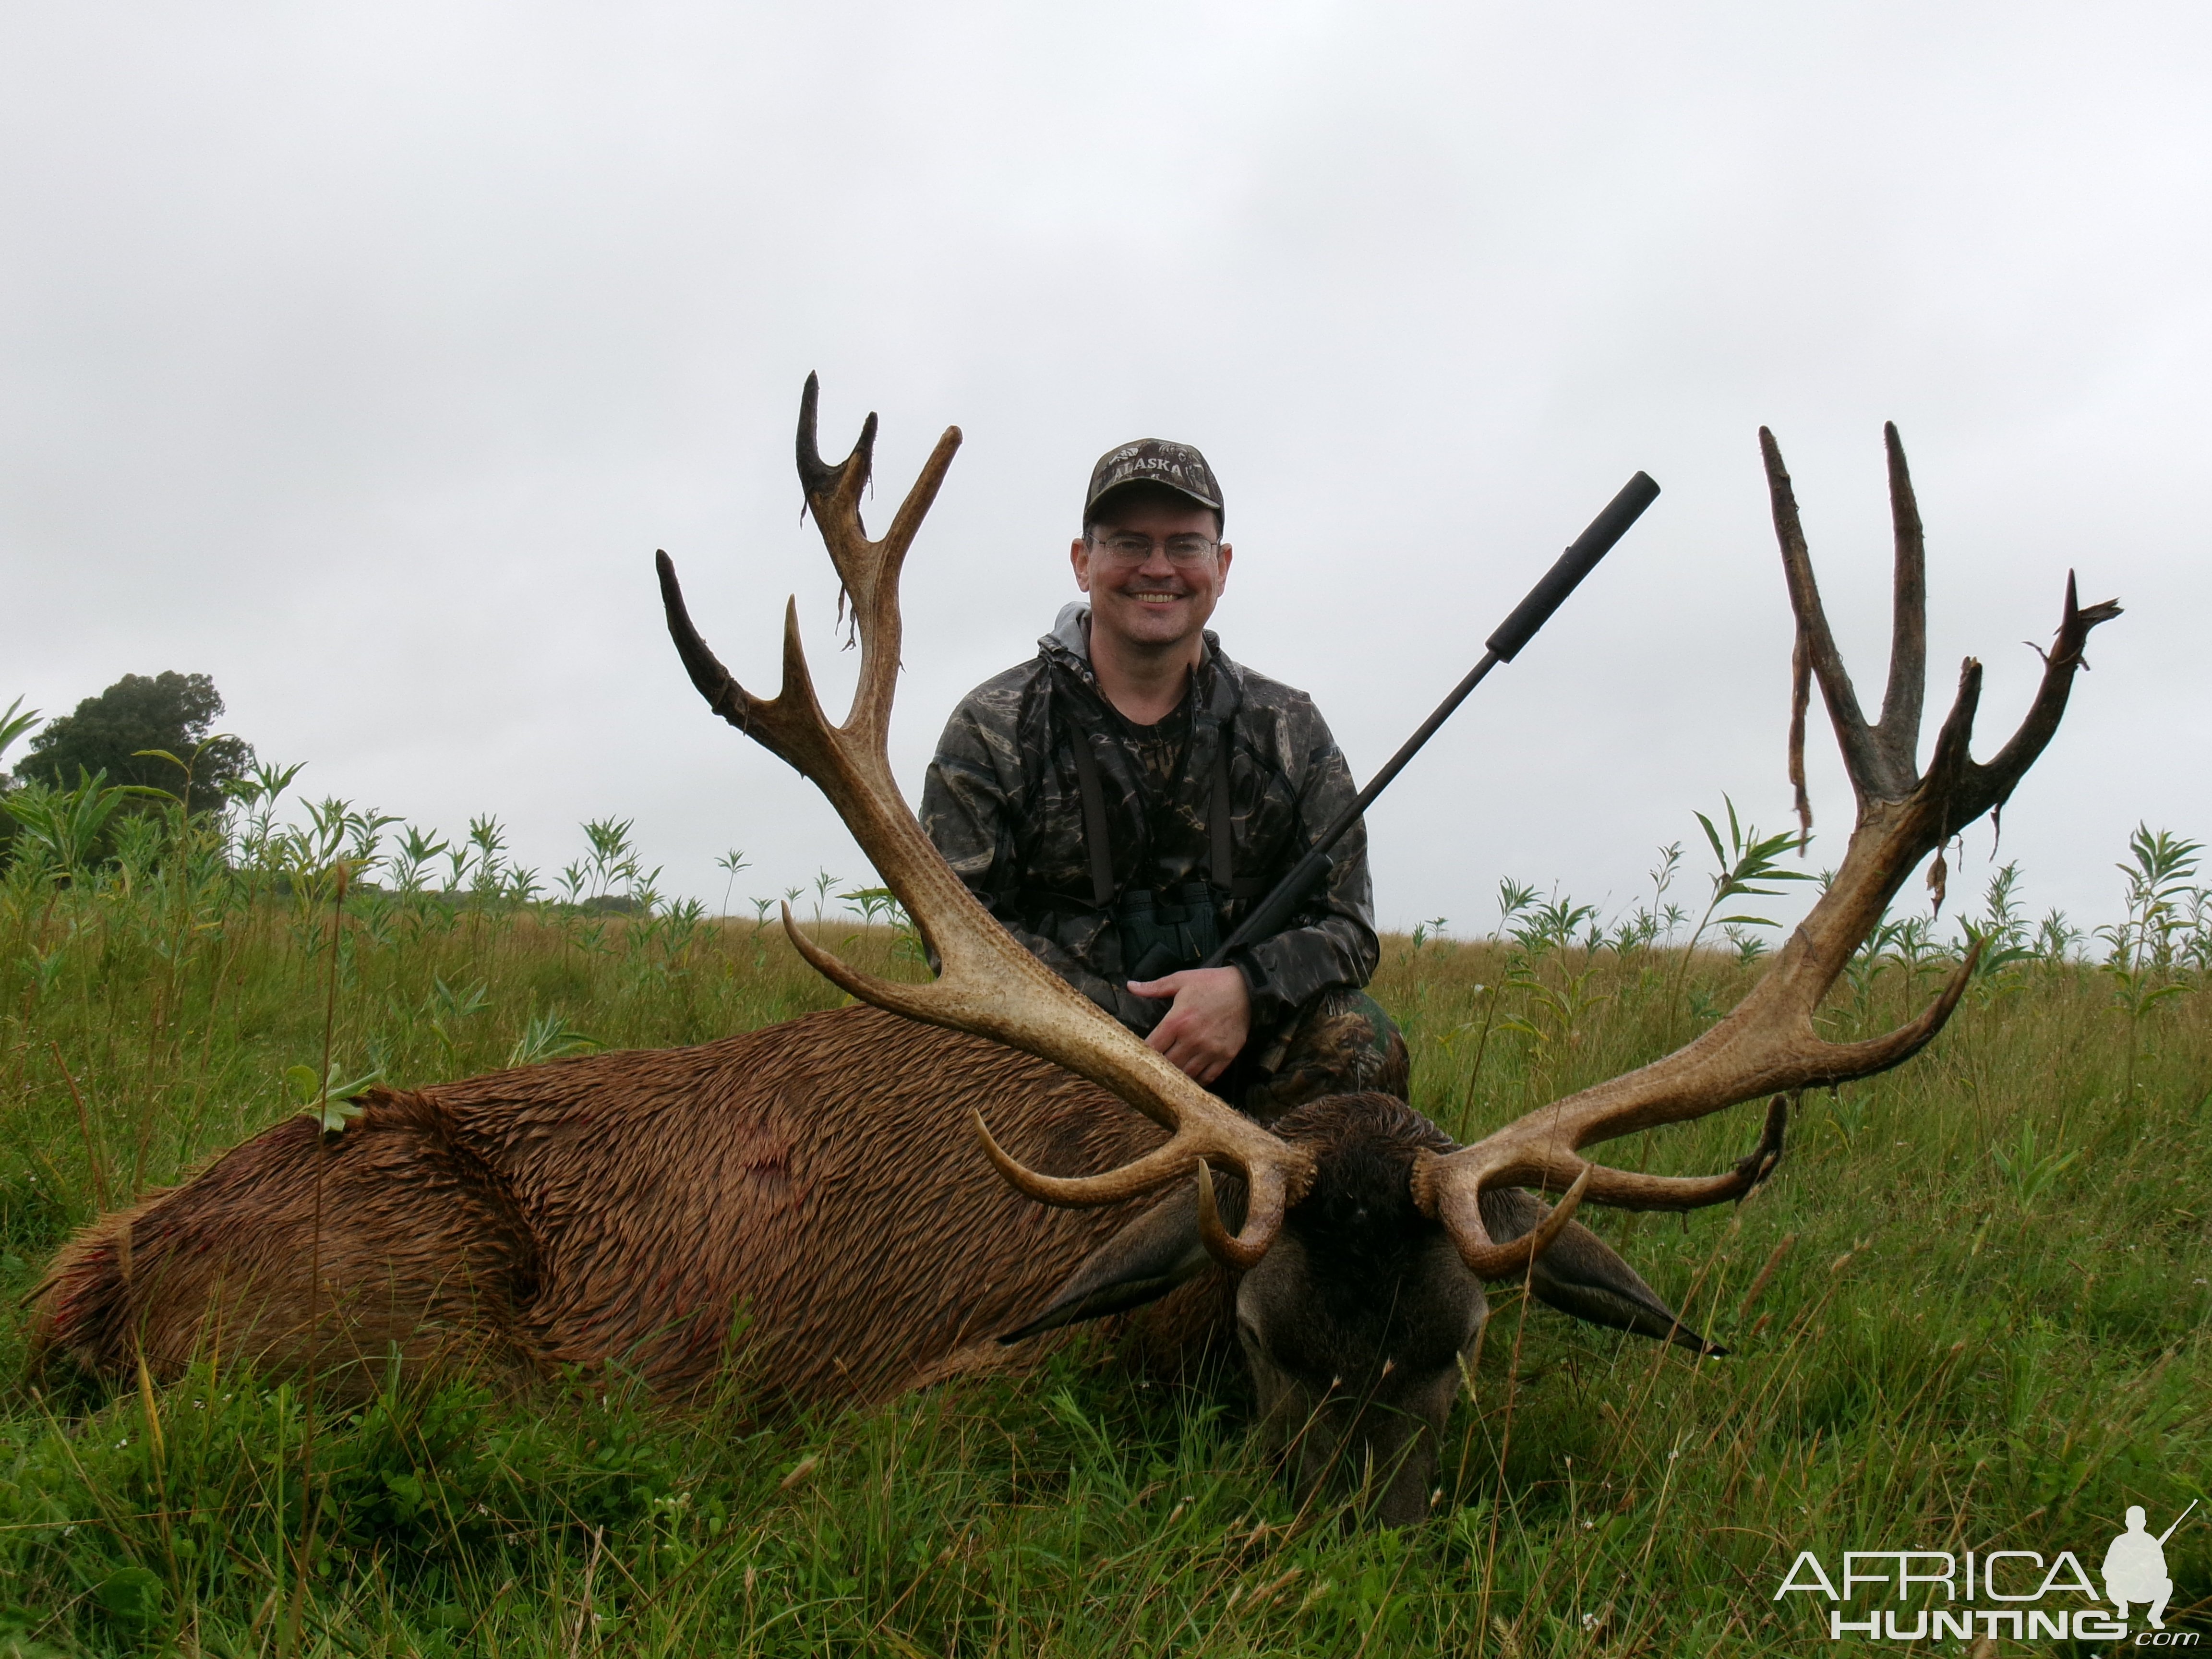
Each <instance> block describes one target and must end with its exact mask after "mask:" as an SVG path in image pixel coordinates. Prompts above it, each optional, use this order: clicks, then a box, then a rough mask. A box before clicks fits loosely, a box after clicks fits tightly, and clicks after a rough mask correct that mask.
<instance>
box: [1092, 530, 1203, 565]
mask: <svg viewBox="0 0 2212 1659" xmlns="http://www.w3.org/2000/svg"><path fill="white" fill-rule="evenodd" d="M1091 545H1092V546H1093V547H1096V548H1098V549H1100V550H1102V551H1103V552H1104V553H1105V555H1106V556H1107V557H1108V558H1109V559H1111V560H1112V561H1113V562H1115V564H1127V565H1138V564H1142V563H1144V562H1146V560H1147V559H1149V558H1151V557H1152V550H1153V549H1154V548H1155V547H1157V548H1158V549H1160V550H1161V551H1163V552H1164V553H1165V554H1166V555H1167V557H1168V562H1169V563H1170V564H1173V565H1194V564H1204V563H1205V562H1206V561H1207V560H1208V559H1211V558H1212V556H1213V555H1214V550H1216V549H1217V548H1218V547H1219V546H1220V545H1221V544H1220V543H1219V542H1218V541H1209V540H1208V539H1207V538H1205V537H1204V536H1170V537H1169V538H1167V540H1166V541H1164V542H1156V541H1154V540H1152V538H1151V537H1149V536H1132V535H1116V536H1094V537H1092V538H1091Z"/></svg>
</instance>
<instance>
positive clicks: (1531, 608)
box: [1198, 472, 1659, 968]
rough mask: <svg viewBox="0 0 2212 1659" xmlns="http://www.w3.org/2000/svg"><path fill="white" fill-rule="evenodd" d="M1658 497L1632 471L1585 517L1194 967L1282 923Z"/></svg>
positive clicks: (1218, 960) (1644, 477) (1212, 962)
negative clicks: (1467, 663) (1392, 749)
mask: <svg viewBox="0 0 2212 1659" xmlns="http://www.w3.org/2000/svg"><path fill="white" fill-rule="evenodd" d="M1658 497H1659V486H1658V485H1657V484H1656V483H1653V482H1652V481H1651V476H1650V474H1649V473H1647V472H1639V473H1638V474H1637V475H1636V476H1635V477H1632V478H1631V479H1630V480H1629V481H1628V482H1627V483H1625V484H1623V485H1622V486H1621V487H1620V494H1619V495H1615V496H1614V497H1613V500H1612V501H1608V502H1607V504H1606V507H1605V510H1604V511H1603V512H1602V513H1599V514H1598V515H1597V517H1595V519H1593V520H1590V525H1589V529H1587V530H1585V531H1583V533H1582V534H1581V535H1579V536H1577V537H1576V538H1575V539H1574V542H1573V544H1572V545H1571V546H1570V547H1569V548H1568V549H1567V550H1566V551H1565V552H1564V553H1562V554H1560V555H1559V560H1558V562H1556V563H1554V564H1553V566H1552V568H1550V569H1549V570H1547V571H1546V572H1545V573H1544V577H1543V580H1541V581H1540V582H1538V583H1537V584H1536V585H1535V586H1534V587H1532V588H1530V589H1529V590H1528V597H1527V598H1526V599H1522V601H1521V603H1520V604H1519V605H1516V606H1514V607H1513V614H1512V615H1511V616H1510V617H1506V619H1505V620H1504V622H1502V623H1498V631H1497V632H1496V633H1494V634H1492V635H1491V636H1490V637H1489V638H1488V639H1487V640H1486V641H1483V643H1484V645H1485V646H1486V647H1487V648H1486V650H1485V651H1484V652H1483V655H1482V660H1481V661H1480V662H1479V663H1477V664H1475V665H1474V667H1473V668H1472V669H1470V670H1468V676H1467V678H1465V679H1463V680H1462V681H1461V682H1460V683H1459V684H1457V685H1456V686H1455V687H1453V688H1452V693H1451V695H1450V696H1448V697H1446V698H1445V699H1444V700H1443V702H1440V703H1438V704H1437V708H1436V712H1435V713H1434V714H1431V715H1430V716H1429V717H1428V719H1426V720H1423V721H1422V722H1421V724H1420V727H1419V730H1418V731H1416V732H1414V733H1413V736H1412V737H1410V738H1407V739H1406V741H1405V742H1404V744H1401V746H1400V747H1399V750H1398V752H1397V753H1396V754H1395V755H1393V756H1391V757H1390V758H1389V761H1388V762H1386V763H1384V765H1383V769H1382V770H1381V771H1379V772H1377V773H1376V775H1374V776H1373V777H1372V778H1370V779H1369V780H1368V781H1367V787H1365V788H1364V789H1362V790H1361V791H1360V792H1359V793H1358V797H1357V798H1356V799H1354V800H1353V801H1352V805H1349V806H1347V807H1346V808H1345V809H1344V811H1343V812H1342V813H1341V814H1340V815H1339V816H1338V817H1337V820H1336V822H1335V823H1332V824H1330V825H1329V826H1328V829H1326V830H1325V831H1323V832H1322V836H1321V839H1320V840H1318V841H1316V842H1314V844H1313V847H1312V849H1311V850H1310V851H1309V852H1308V853H1307V854H1306V855H1305V856H1304V858H1302V859H1300V860H1298V861H1297V864H1296V865H1294V866H1292V867H1291V872H1290V873H1289V874H1288V875H1285V877H1284V878H1282V879H1281V880H1280V881H1279V882H1277V883H1276V884H1275V885H1274V887H1273V889H1272V890H1270V891H1269V893H1268V894H1267V897H1265V898H1263V899H1261V901H1260V902H1259V903H1258V904H1257V905H1255V907H1254V908H1253V909H1252V912H1251V914H1250V915H1247V916H1246V917H1245V918H1244V920H1243V921H1242V922H1240V923H1239V924H1238V925H1237V931H1236V932H1235V933H1231V935H1230V936H1229V937H1228V939H1226V940H1225V941H1224V942H1223V943H1222V944H1221V945H1219V946H1218V948H1217V949H1216V950H1215V951H1213V953H1212V955H1211V956H1209V957H1206V960H1205V961H1203V962H1201V963H1199V964H1198V965H1199V966H1200V967H1201V968H1218V967H1220V966H1221V964H1222V963H1225V961H1227V960H1228V958H1229V953H1230V952H1231V951H1234V950H1237V949H1238V948H1240V947H1241V946H1243V945H1249V944H1250V943H1251V942H1252V941H1253V940H1254V939H1265V938H1266V937H1267V935H1268V934H1270V933H1273V932H1275V931H1276V929H1278V928H1279V927H1281V926H1282V925H1283V923H1284V921H1285V920H1287V919H1288V918H1289V916H1290V914H1291V911H1293V910H1295V909H1297V907H1298V904H1299V902H1301V901H1302V900H1304V897H1305V896H1306V890H1307V889H1308V888H1310V887H1311V886H1312V885H1313V883H1314V878H1316V876H1318V875H1320V874H1321V872H1322V871H1323V870H1325V869H1327V868H1328V855H1329V853H1330V851H1331V849H1333V848H1334V847H1335V845H1336V844H1337V842H1340V841H1341V840H1343V839H1344V836H1345V832H1346V830H1348V829H1351V828H1352V825H1353V824H1355V823H1358V821H1359V818H1360V815H1361V814H1362V813H1364V812H1365V811H1367V809H1368V808H1369V807H1370V806H1372V805H1374V804H1375V798H1376V796H1377V795H1379V794H1381V793H1383V791H1384V790H1385V789H1387V788H1389V787H1390V781H1391V780H1392V779H1394V778H1395V777H1396V776H1397V775H1398V774H1399V773H1401V772H1402V771H1404V770H1405V769H1406V763H1407V762H1408V761H1410V760H1412V759H1413V757H1414V756H1416V755H1418V754H1419V753H1420V752H1421V745H1422V744H1425V743H1426V742H1427V741H1428V740H1429V739H1430V738H1432V737H1434V736H1435V735H1436V734H1437V727H1439V726H1442V725H1443V723H1444V722H1445V721H1446V720H1449V719H1450V718H1451V717H1452V714H1453V712H1454V711H1455V710H1456V709H1457V708H1459V706H1460V704H1462V703H1463V702H1466V701H1467V698H1468V693H1469V692H1471V691H1473V690H1474V688H1475V687H1476V686H1478V685H1480V684H1482V682H1483V678H1484V677H1485V676H1486V675H1487V674H1488V673H1489V672H1490V671H1491V670H1492V669H1493V668H1495V667H1497V666H1498V664H1499V663H1501V662H1511V661H1512V660H1513V659H1514V658H1515V657H1516V656H1518V655H1520V653H1521V647H1522V646H1524V645H1526V644H1528V641H1530V640H1531V639H1533V638H1534V637H1535V634H1536V630H1537V629H1540V628H1541V627H1542V626H1543V625H1544V624H1545V623H1547V622H1549V621H1550V620H1551V619H1552V613H1553V611H1557V610H1558V609H1559V606H1560V605H1561V604H1562V603H1563V602H1564V601H1565V599H1566V597H1567V595H1568V594H1570V593H1571V592H1574V591H1575V589H1576V587H1577V586H1578V585H1580V583H1581V581H1582V579H1583V577H1585V576H1587V575H1589V573H1590V572H1591V571H1593V570H1595V568H1597V562H1598V561H1599V560H1600V559H1602V558H1603V557H1604V556H1606V555H1607V554H1608V553H1610V552H1612V551H1613V544H1614V543H1616V542H1618V541H1619V540H1620V538H1622V537H1623V536H1625V535H1626V534H1627V533H1628V527H1629V526H1631V525H1632V524H1634V523H1635V522H1636V521H1637V520H1638V519H1640V518H1642V517H1643V516H1644V508H1645V507H1649V506H1650V505H1651V503H1652V502H1653V501H1656V500H1657V499H1658Z"/></svg>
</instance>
